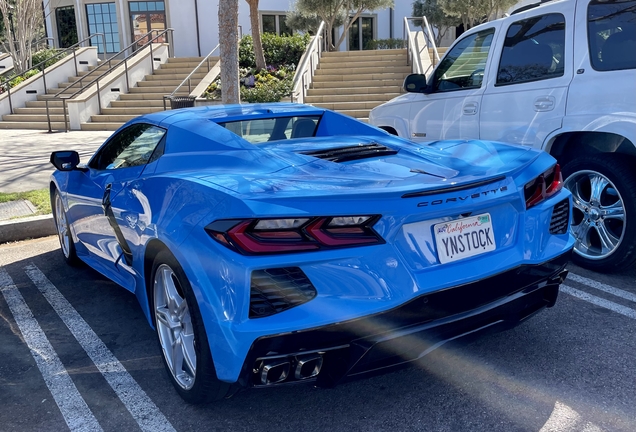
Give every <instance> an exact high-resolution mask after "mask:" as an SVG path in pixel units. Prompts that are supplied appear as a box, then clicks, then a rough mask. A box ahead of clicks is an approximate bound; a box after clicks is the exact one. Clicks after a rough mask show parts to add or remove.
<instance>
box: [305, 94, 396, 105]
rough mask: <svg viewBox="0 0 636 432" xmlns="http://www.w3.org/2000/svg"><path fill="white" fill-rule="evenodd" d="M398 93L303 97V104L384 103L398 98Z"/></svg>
mask: <svg viewBox="0 0 636 432" xmlns="http://www.w3.org/2000/svg"><path fill="white" fill-rule="evenodd" d="M399 95H400V93H399V92H392V93H371V94H369V93H365V94H331V93H330V94H327V95H311V96H310V95H309V94H307V96H305V103H310V104H316V103H334V102H378V103H382V102H386V101H388V100H391V99H393V98H394V97H396V96H399Z"/></svg>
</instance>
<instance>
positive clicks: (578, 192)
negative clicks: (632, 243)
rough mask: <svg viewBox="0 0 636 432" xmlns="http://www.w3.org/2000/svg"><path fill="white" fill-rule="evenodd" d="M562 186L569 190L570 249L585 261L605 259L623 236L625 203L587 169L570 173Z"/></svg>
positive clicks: (613, 188)
mask: <svg viewBox="0 0 636 432" xmlns="http://www.w3.org/2000/svg"><path fill="white" fill-rule="evenodd" d="M564 186H565V187H566V188H567V189H569V190H570V192H571V193H572V202H573V206H574V208H573V212H572V213H573V221H572V226H571V231H572V234H573V235H574V237H575V239H576V243H575V245H574V250H575V251H576V253H578V254H579V255H580V256H582V257H584V258H587V259H589V260H601V259H604V258H607V257H608V256H610V255H611V254H612V253H614V252H615V251H616V249H617V248H618V247H619V246H620V245H621V243H622V242H623V238H624V236H625V226H626V225H625V205H624V203H623V199H622V197H621V195H620V193H619V191H618V189H617V188H616V186H615V185H614V184H613V183H612V182H611V181H610V180H609V179H608V178H607V177H605V176H604V175H603V174H601V173H599V172H597V171H591V170H583V171H577V172H575V173H573V174H572V175H571V176H569V177H568V178H567V179H566V180H565V183H564Z"/></svg>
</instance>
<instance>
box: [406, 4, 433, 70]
mask: <svg viewBox="0 0 636 432" xmlns="http://www.w3.org/2000/svg"><path fill="white" fill-rule="evenodd" d="M415 20H420V21H422V24H421V27H422V33H423V34H424V37H426V48H427V52H428V48H432V49H433V55H434V57H433V59H432V61H431V64H432V65H433V67H434V66H435V64H437V63H439V61H440V57H439V52H438V51H437V46H436V45H435V38H434V37H433V32H432V31H431V26H430V25H429V24H428V20H427V19H426V17H425V16H422V17H404V32H403V37H404V39H406V41H407V52H408V56H407V64H411V63H410V62H409V61H410V60H412V59H413V58H415V59H417V61H416V62H415V63H414V66H415V69H416V70H414V71H413V72H415V73H419V74H423V73H425V71H424V66H423V65H422V59H421V57H420V55H419V53H418V52H417V50H416V47H415V38H414V37H413V32H411V31H410V29H409V24H408V22H409V21H415ZM407 32H408V38H407V35H406V33H407Z"/></svg>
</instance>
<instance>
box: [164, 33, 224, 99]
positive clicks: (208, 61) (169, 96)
mask: <svg viewBox="0 0 636 432" xmlns="http://www.w3.org/2000/svg"><path fill="white" fill-rule="evenodd" d="M220 46H221V45H220V44H217V46H215V47H214V48H213V49H212V51H210V52H209V53H208V55H206V56H205V57H204V58H203V60H201V62H200V63H199V64H198V65H197V66H196V67H195V68H194V69H192V72H190V74H189V75H188V76H187V77H185V79H184V80H183V81H181V84H179V85H178V86H177V88H176V89H174V90H173V91H172V93H170V94H169V95H164V96H163V110H164V111H166V110H167V109H168V107H167V106H166V99H172V97H173V96H174V95H175V93H176V92H177V91H179V89H180V88H181V87H183V85H184V84H185V83H186V81H187V82H188V94H190V93H192V75H194V73H195V72H196V71H197V70H199V68H200V67H201V66H202V65H203V63H207V64H208V72H210V57H211V56H212V53H213V52H214V51H216V50H217V49H219V47H220Z"/></svg>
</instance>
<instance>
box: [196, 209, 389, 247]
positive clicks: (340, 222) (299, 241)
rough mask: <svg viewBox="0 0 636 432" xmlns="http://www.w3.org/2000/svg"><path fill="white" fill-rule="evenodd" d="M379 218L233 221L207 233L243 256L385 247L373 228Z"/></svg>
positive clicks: (214, 226) (215, 225)
mask: <svg viewBox="0 0 636 432" xmlns="http://www.w3.org/2000/svg"><path fill="white" fill-rule="evenodd" d="M378 219H380V216H379V215H373V216H316V217H306V218H279V219H232V220H219V221H215V222H212V223H211V224H210V225H208V226H207V227H205V230H206V231H207V233H208V234H209V235H210V236H211V237H212V238H213V239H215V240H216V241H218V242H219V243H221V244H223V245H224V246H227V247H229V248H230V249H234V250H235V251H237V252H239V253H242V254H244V255H262V254H277V253H292V252H304V251H314V250H321V249H333V248H341V247H353V246H365V245H373V244H382V243H384V240H382V237H380V236H379V235H378V233H376V232H375V230H374V229H373V228H372V227H373V224H375V223H376V222H377V221H378Z"/></svg>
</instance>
